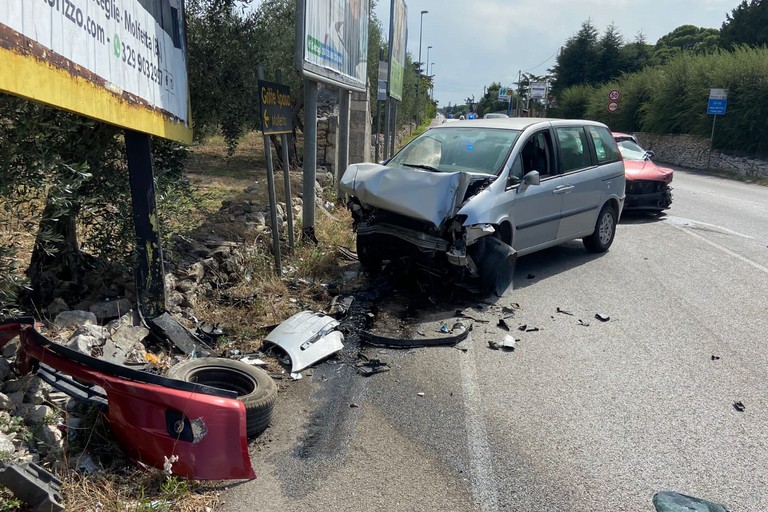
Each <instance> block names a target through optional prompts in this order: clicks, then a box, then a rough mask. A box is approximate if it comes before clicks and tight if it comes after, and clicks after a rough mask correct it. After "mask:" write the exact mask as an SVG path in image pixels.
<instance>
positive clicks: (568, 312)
mask: <svg viewBox="0 0 768 512" xmlns="http://www.w3.org/2000/svg"><path fill="white" fill-rule="evenodd" d="M557 312H558V313H562V314H563V315H568V316H573V313H571V312H570V311H566V310H565V309H562V308H561V307H559V306H558V308H557Z"/></svg>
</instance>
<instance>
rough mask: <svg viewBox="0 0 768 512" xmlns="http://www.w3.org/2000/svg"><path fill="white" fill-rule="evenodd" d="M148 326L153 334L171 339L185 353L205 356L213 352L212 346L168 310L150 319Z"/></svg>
mask: <svg viewBox="0 0 768 512" xmlns="http://www.w3.org/2000/svg"><path fill="white" fill-rule="evenodd" d="M147 326H148V327H149V329H150V331H151V332H152V334H153V335H155V336H156V337H158V338H159V339H161V340H168V341H170V342H171V343H173V344H174V345H176V348H178V349H179V350H181V351H182V352H184V353H185V354H196V355H197V356H202V357H205V356H209V355H211V354H212V353H213V349H212V348H211V347H209V346H208V345H207V344H206V343H205V342H204V341H203V340H201V339H200V338H199V337H197V336H196V335H194V334H193V333H191V332H190V331H189V329H187V328H185V327H184V326H182V325H181V324H180V323H179V322H178V321H177V320H176V319H175V318H174V317H172V316H171V314H170V313H168V312H165V313H163V314H162V315H160V316H157V317H155V318H152V319H149V320H148V321H147Z"/></svg>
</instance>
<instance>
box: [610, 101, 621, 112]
mask: <svg viewBox="0 0 768 512" xmlns="http://www.w3.org/2000/svg"><path fill="white" fill-rule="evenodd" d="M617 110H619V104H618V103H616V102H615V101H612V102H610V103H609V104H608V112H616V111H617Z"/></svg>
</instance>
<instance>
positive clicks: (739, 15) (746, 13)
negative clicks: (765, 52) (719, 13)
mask: <svg viewBox="0 0 768 512" xmlns="http://www.w3.org/2000/svg"><path fill="white" fill-rule="evenodd" d="M720 37H721V38H722V44H723V46H724V47H725V48H727V49H732V48H733V47H734V46H736V45H739V44H746V45H749V46H765V45H768V0H749V2H747V0H742V2H741V3H740V4H739V5H738V6H737V7H736V8H735V9H734V10H733V11H731V13H730V14H726V15H725V22H724V23H723V26H722V28H721V29H720Z"/></svg>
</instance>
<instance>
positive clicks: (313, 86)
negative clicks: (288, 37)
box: [301, 78, 317, 243]
mask: <svg viewBox="0 0 768 512" xmlns="http://www.w3.org/2000/svg"><path fill="white" fill-rule="evenodd" d="M316 179H317V82H315V81H313V80H309V79H307V78H305V79H304V207H303V208H302V217H303V218H302V221H303V222H302V229H301V239H302V240H305V241H306V240H309V241H312V242H314V243H317V237H315V180H316Z"/></svg>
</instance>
